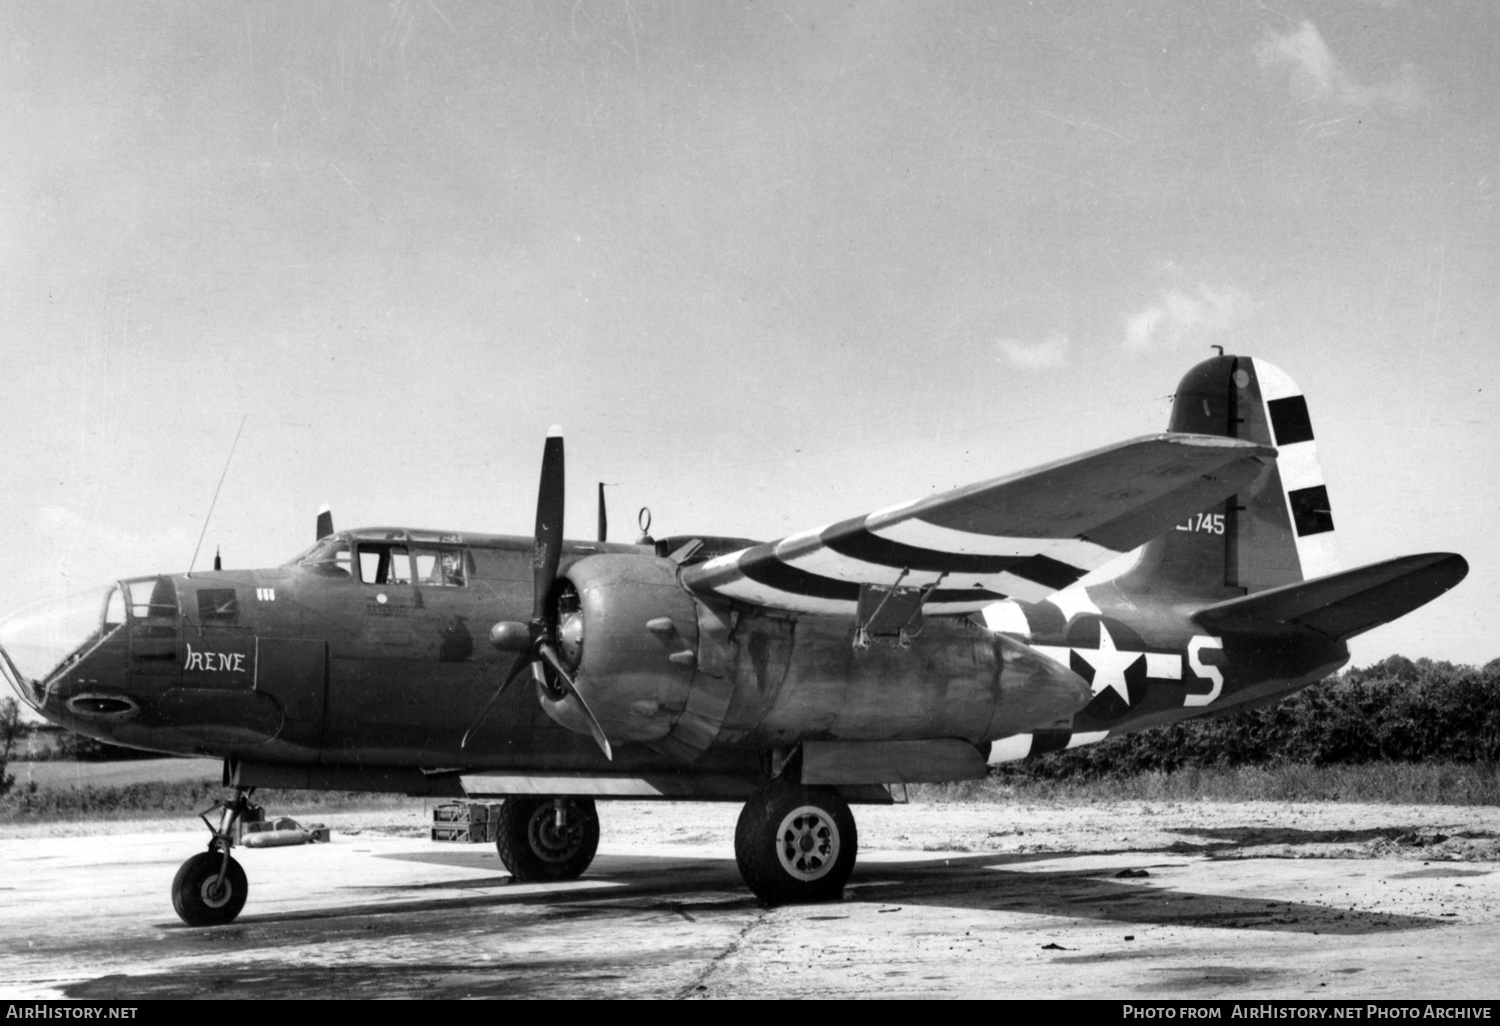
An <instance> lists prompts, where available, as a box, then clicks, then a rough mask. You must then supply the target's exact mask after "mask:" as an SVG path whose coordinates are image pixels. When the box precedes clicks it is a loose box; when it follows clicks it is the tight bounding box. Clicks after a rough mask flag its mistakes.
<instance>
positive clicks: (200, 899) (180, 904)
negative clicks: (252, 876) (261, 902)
mask: <svg viewBox="0 0 1500 1026" xmlns="http://www.w3.org/2000/svg"><path fill="white" fill-rule="evenodd" d="M226 858H228V859H229V865H228V867H227V868H226V867H225V865H224V860H225V859H226ZM221 869H222V870H224V872H223V879H222V880H221V879H220V870H221ZM249 891H250V888H249V884H248V883H247V882H246V880H245V871H244V870H243V869H241V868H240V864H239V863H238V862H236V861H235V860H234V859H232V858H229V856H227V855H225V854H224V853H223V852H218V851H202V852H199V853H198V854H197V855H194V856H193V857H192V858H190V859H188V860H187V861H186V862H184V863H183V864H182V868H181V869H179V870H177V876H176V878H175V879H173V881H172V907H173V908H175V909H176V910H177V915H178V916H180V917H181V918H182V921H183V922H184V923H187V924H188V925H189V926H222V925H223V924H224V923H229V922H233V921H234V917H235V916H237V915H239V914H240V909H242V908H244V907H245V897H246V895H248V894H249Z"/></svg>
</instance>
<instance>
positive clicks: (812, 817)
mask: <svg viewBox="0 0 1500 1026" xmlns="http://www.w3.org/2000/svg"><path fill="white" fill-rule="evenodd" d="M776 856H777V858H778V859H780V860H781V866H782V868H783V869H785V870H786V871H787V873H789V874H790V875H791V876H793V877H796V878H797V879H798V880H804V881H811V880H816V879H818V878H819V877H821V876H823V875H824V874H825V873H827V872H828V871H829V870H830V869H832V868H833V865H834V863H835V862H836V861H837V860H838V857H839V829H838V826H837V825H836V824H835V823H834V822H833V820H832V819H831V818H830V817H829V816H828V815H827V814H826V813H825V812H824V811H823V810H822V809H819V808H817V807H816V806H812V805H803V806H801V807H800V808H796V809H793V810H792V811H791V812H789V813H787V815H786V816H785V817H784V818H783V819H782V821H781V825H780V826H778V827H777V828H776Z"/></svg>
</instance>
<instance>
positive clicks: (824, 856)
mask: <svg viewBox="0 0 1500 1026" xmlns="http://www.w3.org/2000/svg"><path fill="white" fill-rule="evenodd" d="M858 852H859V835H858V834H857V833H856V831H855V829H854V813H852V812H850V811H849V805H848V803H846V802H845V801H844V799H842V798H840V797H839V796H838V795H837V794H835V793H834V792H833V791H829V790H825V789H824V788H820V787H804V786H802V785H800V784H791V783H786V782H783V781H773V782H772V783H770V784H767V785H765V786H764V787H762V788H761V789H760V790H758V791H756V792H755V794H753V795H752V796H751V797H750V800H749V801H748V802H746V803H745V807H744V809H742V810H741V811H740V821H739V824H738V825H737V826H736V827H735V830H734V858H735V861H736V862H737V863H739V867H740V875H741V876H742V877H744V878H745V883H746V884H748V885H749V887H750V889H751V890H752V891H754V892H755V896H756V897H757V898H759V899H760V900H761V901H764V902H765V903H766V904H768V905H785V904H792V903H797V902H811V901H834V900H836V899H837V898H838V897H839V896H840V895H841V894H842V893H843V891H844V884H845V883H847V882H848V880H849V874H850V873H852V872H853V871H854V859H855V856H856V855H857V854H858Z"/></svg>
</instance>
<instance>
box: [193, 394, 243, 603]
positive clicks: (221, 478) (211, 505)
mask: <svg viewBox="0 0 1500 1026" xmlns="http://www.w3.org/2000/svg"><path fill="white" fill-rule="evenodd" d="M249 417H250V414H249V413H246V414H245V415H244V416H243V417H241V418H240V429H239V431H236V432H235V433H234V444H233V445H231V446H230V447H229V459H227V460H225V461H224V470H223V473H221V474H219V483H218V484H217V485H215V486H214V497H213V499H212V500H211V501H210V502H209V504H208V516H206V517H204V518H203V530H201V531H199V532H198V544H197V545H195V546H194V547H193V558H192V560H191V561H189V563H188V576H192V573H193V567H194V566H195V565H196V564H197V562H198V550H199V549H201V548H203V536H204V535H205V534H207V533H208V522H209V520H210V519H212V518H213V515H214V506H215V505H217V504H218V501H219V489H220V488H223V487H224V478H225V476H226V475H227V474H228V473H229V464H231V463H233V462H234V450H235V449H238V448H239V445H240V435H241V433H243V432H244V430H245V421H246V420H248V419H249Z"/></svg>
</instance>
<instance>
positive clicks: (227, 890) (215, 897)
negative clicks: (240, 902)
mask: <svg viewBox="0 0 1500 1026" xmlns="http://www.w3.org/2000/svg"><path fill="white" fill-rule="evenodd" d="M199 894H200V895H201V896H202V897H203V904H205V905H207V906H208V907H209V908H223V907H224V906H225V905H228V904H229V899H230V898H232V897H234V887H233V886H231V885H230V883H229V881H228V880H220V879H219V877H218V875H217V874H215V875H213V876H210V877H209V878H208V879H206V880H204V881H203V886H202V888H200V889H199Z"/></svg>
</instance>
